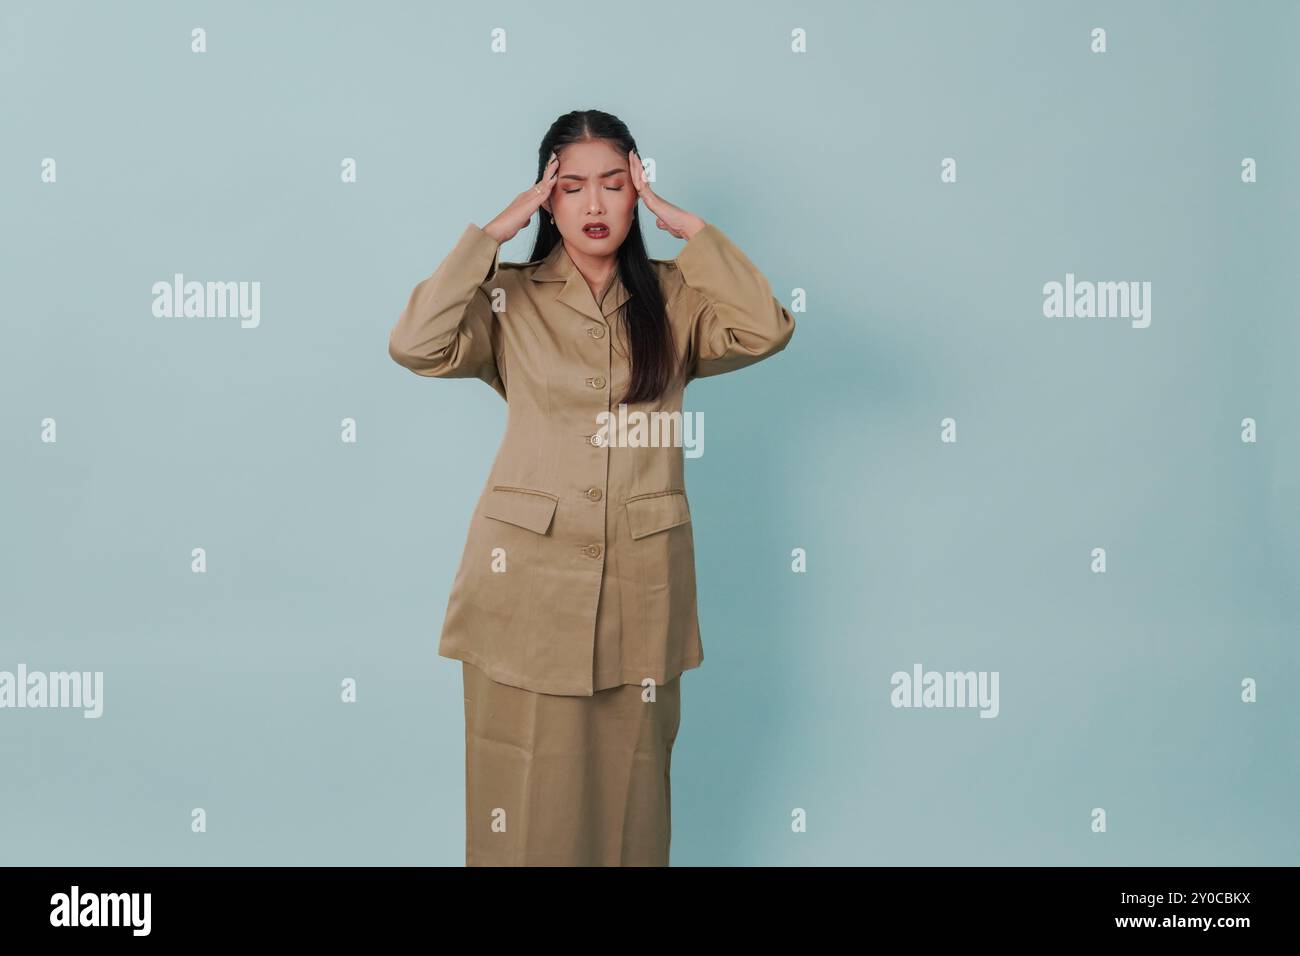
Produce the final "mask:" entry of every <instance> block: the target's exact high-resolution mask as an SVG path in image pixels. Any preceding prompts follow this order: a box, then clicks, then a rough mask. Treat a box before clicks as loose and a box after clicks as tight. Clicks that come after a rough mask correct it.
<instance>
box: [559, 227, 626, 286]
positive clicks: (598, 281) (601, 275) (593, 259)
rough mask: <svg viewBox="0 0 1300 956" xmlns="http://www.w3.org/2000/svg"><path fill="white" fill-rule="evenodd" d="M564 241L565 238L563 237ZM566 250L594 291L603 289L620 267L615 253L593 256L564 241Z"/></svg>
mask: <svg viewBox="0 0 1300 956" xmlns="http://www.w3.org/2000/svg"><path fill="white" fill-rule="evenodd" d="M561 241H562V242H563V239H561ZM564 251H565V252H567V253H568V254H569V259H570V260H572V262H573V264H574V266H575V267H576V268H577V270H578V272H579V273H581V274H582V277H583V278H584V279H586V280H587V285H589V286H591V291H592V293H594V294H595V293H599V292H600V290H601V289H604V288H605V285H606V284H607V283H608V282H609V280H610V277H611V276H613V275H614V271H615V270H616V269H617V268H618V259H617V256H616V255H615V254H613V253H611V254H610V255H607V256H593V255H588V254H587V253H585V252H579V251H578V250H577V249H574V248H573V247H572V246H570V245H569V244H568V243H567V242H565V243H564Z"/></svg>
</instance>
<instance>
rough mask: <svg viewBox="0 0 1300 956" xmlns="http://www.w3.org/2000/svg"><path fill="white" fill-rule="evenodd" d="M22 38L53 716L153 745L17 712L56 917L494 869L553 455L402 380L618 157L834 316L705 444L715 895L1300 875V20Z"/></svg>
mask: <svg viewBox="0 0 1300 956" xmlns="http://www.w3.org/2000/svg"><path fill="white" fill-rule="evenodd" d="M0 17H2V20H0V25H2V27H3V34H2V36H0V44H2V46H0V71H2V72H0V96H3V136H2V138H3V142H4V144H5V148H4V149H3V150H0V189H2V190H3V195H2V199H3V207H4V213H3V215H0V222H2V223H3V240H2V242H3V246H2V248H0V251H2V252H3V261H4V263H5V272H6V276H5V280H6V281H5V289H6V293H7V295H6V305H5V309H4V347H3V348H2V349H0V375H2V377H0V381H2V382H3V396H2V400H0V440H2V441H3V449H4V452H3V455H4V468H3V472H4V486H5V494H4V514H3V525H4V534H3V537H4V541H5V545H4V551H3V560H4V566H3V569H2V573H0V581H2V582H3V585H2V586H3V588H4V594H3V602H2V604H3V607H4V611H5V614H4V625H3V630H2V631H0V669H7V670H13V669H15V668H16V667H17V665H18V664H19V663H20V662H23V663H26V665H27V666H28V668H30V669H36V670H47V671H48V670H65V669H75V670H91V671H93V670H103V671H104V672H105V680H106V688H105V714H104V716H103V717H102V718H101V719H99V720H98V721H93V720H84V719H83V718H82V717H81V716H80V714H79V713H78V712H76V711H58V710H47V711H30V710H24V711H0V862H4V863H9V864H147V863H172V864H191V863H193V864H198V863H216V864H236V863H256V864H293V863H305V864H375V863H377V864H426V863H428V864H447V865H461V864H462V863H463V860H464V790H463V773H464V737H463V734H464V723H463V711H462V697H461V683H460V681H461V677H460V665H459V663H457V662H453V661H449V660H446V659H442V658H439V657H437V656H436V653H435V643H436V638H437V632H438V628H439V626H440V624H441V619H442V612H443V610H444V607H445V602H446V597H447V590H448V587H449V585H450V583H451V579H452V575H453V574H454V571H455V568H456V564H457V562H458V560H459V557H460V551H461V547H462V545H463V543H464V535H465V531H466V528H467V525H468V520H469V515H470V511H471V509H472V507H473V503H474V500H475V498H476V496H477V494H478V492H479V489H480V487H481V484H482V482H483V481H484V479H485V478H486V476H487V471H488V467H489V465H490V463H491V459H492V456H493V454H494V453H495V451H496V447H497V444H498V442H499V439H500V436H501V432H502V428H503V425H504V421H505V405H504V403H503V402H501V400H500V398H499V397H498V396H497V395H496V394H495V393H494V392H492V391H491V390H490V389H488V388H487V387H486V386H484V385H483V384H482V383H480V382H477V381H474V380H470V381H431V380H427V379H422V378H420V377H417V376H415V375H412V374H411V373H410V372H407V371H405V370H404V369H402V368H400V367H398V366H397V365H395V364H394V363H393V362H392V361H391V360H390V359H389V357H388V354H387V336H388V332H389V329H390V328H391V326H392V324H393V323H394V321H395V320H396V318H397V315H398V312H399V311H400V309H401V308H402V306H403V305H404V304H405V302H406V299H407V296H408V295H409V293H410V290H411V288H412V286H413V285H414V284H415V283H416V282H418V281H419V280H420V279H421V278H423V277H424V276H425V275H427V274H428V273H429V272H431V271H432V270H433V268H434V267H435V266H436V265H437V263H438V261H439V260H440V259H441V257H442V256H443V255H444V254H445V253H446V252H447V251H448V250H449V249H450V247H451V244H452V243H453V242H454V241H455V239H456V237H457V236H458V235H459V234H460V232H461V230H463V228H464V227H465V225H466V224H467V223H468V222H471V221H473V222H476V223H478V224H480V225H481V224H483V223H485V222H486V221H487V220H488V219H490V218H491V217H492V216H493V215H495V214H496V213H497V212H498V211H500V209H501V208H502V207H504V206H505V204H506V203H507V202H509V200H510V199H511V198H512V197H513V196H514V195H515V194H516V193H517V192H519V191H520V190H521V189H523V188H524V187H525V186H527V185H528V184H529V183H530V182H531V181H532V178H533V175H534V172H535V169H534V165H535V157H536V151H537V145H538V142H539V140H540V138H541V136H542V134H543V133H544V131H545V130H546V128H547V126H548V125H549V124H550V122H551V121H552V120H553V119H554V118H555V117H556V116H558V115H559V114H561V113H563V112H567V111H568V110H570V109H576V108H587V107H597V108H601V109H605V110H608V111H610V112H613V113H615V114H616V115H618V116H620V117H621V118H623V119H624V120H625V121H626V122H627V123H628V124H629V125H630V127H631V129H632V131H633V134H634V135H635V136H636V137H637V141H638V144H639V146H640V148H641V152H642V154H643V155H644V156H646V157H650V158H653V159H655V160H656V161H657V164H658V182H657V184H656V188H657V190H658V191H659V192H660V193H661V194H662V195H663V196H665V197H666V198H667V199H669V200H670V201H672V202H674V203H677V204H678V205H680V206H683V207H685V208H687V209H689V210H691V211H693V212H695V213H697V214H699V215H700V216H702V217H703V218H704V219H706V220H708V221H711V222H715V223H717V224H718V225H719V226H720V227H721V228H723V229H724V231H726V233H727V234H728V235H729V236H731V237H732V238H733V239H734V240H735V241H736V242H737V243H738V244H739V245H740V246H741V248H743V249H744V250H745V251H746V252H747V253H748V254H749V255H750V257H751V258H752V259H753V260H754V261H755V262H756V263H757V264H758V265H759V266H760V268H762V269H763V270H764V272H765V273H766V274H767V276H768V277H769V278H770V280H771V282H772V285H773V289H774V291H775V293H776V295H777V296H778V297H779V298H781V299H782V301H785V302H787V303H788V302H789V301H790V296H791V290H793V289H795V288H802V289H806V290H807V296H808V311H807V312H806V313H802V314H799V315H798V316H797V319H798V323H799V324H798V330H797V332H796V334H795V337H794V339H793V341H792V343H791V345H790V347H789V348H788V349H787V350H786V351H785V352H783V353H782V354H780V355H779V356H777V357H775V358H774V359H772V360H770V361H768V362H765V363H763V364H761V365H759V366H756V367H754V368H751V369H747V370H744V371H740V372H737V373H735V374H733V375H727V376H723V377H720V378H716V379H708V380H702V381H700V382H698V383H697V384H695V385H693V386H692V387H691V389H690V390H689V392H688V394H687V408H688V409H689V410H693V411H699V412H703V413H704V416H705V421H706V431H705V440H706V445H705V454H704V457H702V458H700V459H698V460H691V459H688V464H687V471H688V489H689V492H690V495H691V502H692V511H693V514H694V522H695V535H696V545H697V557H698V567H699V584H700V609H701V610H700V613H701V624H702V629H703V643H704V648H705V661H704V665H703V667H702V668H700V669H698V670H694V671H690V672H688V673H687V674H686V675H685V677H684V685H683V712H682V727H681V732H680V736H679V738H678V741H677V745H676V749H675V750H674V756H673V784H672V792H673V844H672V861H673V864H674V865H698V864H714V863H721V864H742V865H747V864H800V865H802V864H823V863H825V864H976V863H993V864H1112V863H1113V864H1176V865H1183V864H1293V863H1295V862H1296V861H1297V859H1298V858H1300V852H1298V851H1300V828H1298V827H1297V814H1298V811H1297V808H1298V807H1300V780H1298V774H1297V766H1298V764H1300V745H1298V744H1297V728H1298V727H1300V704H1298V703H1297V700H1298V698H1297V693H1296V689H1297V686H1298V683H1297V682H1298V681H1300V668H1298V667H1297V654H1296V640H1297V624H1296V622H1297V612H1300V588H1298V587H1297V584H1296V582H1297V572H1298V571H1300V518H1298V513H1300V510H1298V505H1297V492H1298V491H1300V451H1298V450H1300V384H1298V382H1300V376H1297V373H1296V357H1297V354H1300V332H1298V331H1297V329H1298V327H1300V326H1298V324H1297V314H1296V293H1295V287H1294V284H1293V283H1294V277H1295V274H1296V263H1297V251H1298V250H1300V242H1298V241H1297V239H1298V237H1297V222H1300V218H1298V216H1297V214H1298V213H1300V202H1298V201H1297V199H1298V197H1300V191H1298V190H1297V186H1296V177H1297V172H1298V171H1300V143H1298V142H1297V130H1298V129H1300V126H1298V125H1297V123H1296V111H1295V104H1296V101H1297V95H1298V94H1300V82H1298V79H1300V70H1298V69H1297V65H1296V64H1297V60H1296V57H1295V50H1294V37H1295V35H1296V33H1295V31H1296V28H1297V26H1300V13H1298V12H1297V7H1296V5H1295V4H1292V3H1287V2H1277V3H1250V4H1231V3H1226V2H1225V3H1215V4H1211V3H1141V4H1129V3H1113V4H1104V3H1090V4H1072V3H1029V2H1022V3H996V4H970V3H959V2H951V3H902V2H899V3H888V4H885V3H879V4H876V3H873V4H867V3H849V2H842V3H833V4H831V3H807V4H782V3H749V2H747V3H738V2H737V3H698V2H666V3H656V4H653V5H651V6H650V7H636V6H626V7H610V6H609V5H608V4H606V3H597V2H590V3H560V4H536V3H524V2H518V3H497V4H491V5H479V4H468V3H460V4H450V3H443V4H437V5H433V4H425V3H381V4H364V5H358V4H352V3H347V4H344V3H338V4H323V3H310V4H308V3H298V4H287V3H280V4H252V3H224V2H223V3H206V4H174V3H118V4H99V3H75V4H72V3H39V4H38V3H32V2H28V3H7V4H5V7H4V12H3V14H0ZM195 26H202V27H205V28H206V30H207V32H208V52H207V53H206V54H203V55H196V54H193V53H191V52H190V51H189V48H190V30H191V28H193V27H195ZM1098 26H1100V27H1104V28H1105V29H1106V30H1107V31H1108V41H1109V52H1108V53H1106V54H1104V55H1097V54H1093V53H1091V52H1090V51H1089V42H1090V31H1091V29H1092V28H1094V27H1098ZM494 27H504V28H505V29H506V30H507V31H508V44H509V45H508V51H509V52H508V53H507V54H505V55H494V54H492V53H491V52H490V51H489V31H490V30H491V29H492V28H494ZM794 27H802V28H804V29H806V30H807V31H808V35H809V40H808V53H807V54H804V55H794V54H792V53H791V52H789V35H790V30H791V29H792V28H794ZM948 156H953V157H956V159H957V161H958V182H957V183H956V184H953V185H944V184H941V183H940V182H939V179H938V173H939V164H940V162H941V160H942V159H943V158H944V157H948ZM1245 156H1250V157H1254V158H1255V159H1256V160H1257V161H1258V163H1259V177H1260V181H1259V182H1258V183H1257V184H1254V185H1244V184H1242V183H1241V182H1240V162H1241V159H1242V158H1243V157H1245ZM45 157H54V158H55V159H56V160H57V162H58V174H59V181H58V184H57V185H46V184H42V183H41V182H40V179H39V173H40V163H41V160H42V159H43V158H45ZM344 157H355V158H356V159H357V161H358V163H359V182H358V183H356V184H355V185H344V184H342V183H340V181H339V169H340V166H339V164H340V161H341V160H342V159H343V158H344ZM643 221H644V222H645V223H646V224H647V225H649V226H650V228H649V230H648V232H647V235H648V241H649V242H650V243H651V246H652V248H651V254H652V255H654V256H657V257H662V258H669V257H672V256H674V255H676V252H677V250H678V249H679V248H680V246H681V243H680V242H678V241H677V240H673V239H672V238H671V237H668V236H667V235H666V234H664V233H661V232H659V231H658V230H656V229H654V228H653V220H652V218H650V217H645V215H644V210H643ZM531 242H532V229H529V230H526V231H525V232H523V233H521V234H520V236H518V237H517V238H516V239H515V240H513V241H512V242H511V243H510V244H509V245H508V246H507V247H506V248H505V250H503V259H506V260H522V259H526V258H527V255H528V252H529V251H530V249H531ZM177 271H180V272H183V273H185V274H186V276H187V277H191V278H197V279H200V280H209V279H222V280H224V279H234V280H258V281H260V282H261V283H262V320H261V326H260V328H257V329H241V328H239V326H238V323H237V322H236V321H235V320H215V319H214V320H202V319H180V320H164V319H156V318H154V317H153V316H152V315H151V311H150V307H151V302H152V296H151V293H150V287H151V285H152V283H153V282H155V281H157V280H160V279H162V280H166V279H169V278H170V277H171V275H172V273H173V272H177ZM1066 272H1074V273H1075V274H1076V276H1077V277H1079V278H1080V279H1088V280H1123V281H1127V280H1136V281H1150V282H1151V283H1152V284H1153V291H1152V304H1153V318H1152V323H1151V327H1150V328H1148V329H1144V330H1140V329H1133V328H1131V327H1130V325H1129V323H1128V321H1127V320H1115V319H1046V318H1044V317H1043V316H1042V314H1041V308H1042V292H1041V288H1042V285H1043V283H1045V282H1048V281H1053V280H1060V281H1063V280H1064V278H1065V274H1066ZM46 416H52V417H54V418H55V419H57V422H58V443H57V444H53V445H51V444H43V443H42V442H40V440H39V433H40V422H41V420H42V419H43V418H45V417H46ZM947 416H952V417H954V418H955V419H956V420H957V423H958V425H957V427H958V438H959V441H958V442H957V443H956V444H955V445H946V444H941V443H940V441H939V423H940V420H941V419H943V418H945V417H947ZM1247 416H1249V417H1253V418H1255V419H1256V420H1257V421H1258V423H1259V442H1258V444H1254V445H1249V444H1243V443H1242V442H1241V441H1240V439H1239V431H1240V422H1241V420H1242V418H1244V417H1247ZM345 417H355V418H356V419H357V421H358V423H359V442H358V443H357V444H356V445H346V444H343V443H341V442H340V441H339V437H338V433H339V423H340V420H341V419H343V418H345ZM196 546H201V547H204V548H206V549H207V552H208V560H209V570H208V573H207V574H203V575H196V574H193V573H191V572H190V570H189V565H190V557H189V555H190V549H191V548H193V547H196ZM796 547H799V548H805V549H807V552H808V571H807V573H806V574H795V573H792V572H791V570H790V552H791V550H792V549H793V548H796ZM1094 547H1104V548H1106V549H1107V552H1108V566H1109V570H1108V573H1106V574H1104V575H1097V574H1093V573H1091V572H1090V570H1089V562H1090V552H1091V549H1092V548H1094ZM914 662H921V663H922V664H923V665H924V666H925V667H927V668H934V669H938V670H996V671H999V672H1000V680H1001V686H1000V691H1001V713H1000V716H998V717H997V718H996V719H995V720H987V719H980V718H978V716H977V714H976V712H974V711H972V710H964V711H963V710H896V709H894V708H892V707H891V706H890V703H889V691H890V685H889V679H890V675H891V674H892V673H893V672H894V671H896V670H910V668H911V666H912V664H913V663H914ZM349 676H350V677H355V678H356V679H357V680H358V681H359V697H360V699H359V702H358V703H357V704H355V705H352V706H344V705H342V704H340V703H339V700H338V695H339V682H340V681H341V680H342V679H343V678H344V677H349ZM1244 677H1254V678H1256V679H1257V680H1258V681H1259V695H1260V697H1259V702H1258V703H1255V704H1249V705H1248V704H1244V703H1242V702H1241V701H1240V699H1239V694H1240V686H1239V685H1240V682H1241V680H1242V678H1244ZM193 807H203V808H205V809H206V811H207V813H208V832H207V833H206V834H201V835H196V834H193V833H191V832H190V810H191V808H193ZM795 807H800V808H804V809H805V810H806V811H807V814H808V831H807V832H806V833H792V832H791V828H790V813H791V810H792V809H793V808H795ZM1093 807H1104V808H1105V809H1106V811H1107V814H1108V832H1106V833H1104V834H1096V833H1093V832H1091V830H1090V816H1089V814H1090V811H1091V809H1092V808H1093Z"/></svg>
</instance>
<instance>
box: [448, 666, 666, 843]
mask: <svg viewBox="0 0 1300 956" xmlns="http://www.w3.org/2000/svg"><path fill="white" fill-rule="evenodd" d="M462 665H463V677H464V683H465V865H466V866H667V865H668V845H669V842H670V840H671V837H672V810H671V797H672V791H671V788H670V785H669V767H670V763H671V760H672V751H673V742H674V741H675V740H676V738H677V728H678V725H679V722H680V719H681V696H680V695H681V682H682V681H681V677H680V676H678V677H676V678H674V679H673V680H671V681H669V682H668V683H666V684H661V685H659V686H657V687H655V688H654V693H655V700H654V701H653V702H651V701H646V700H643V699H642V697H643V694H645V693H646V691H645V689H644V688H642V687H641V686H640V685H639V684H623V685H621V686H619V687H610V688H607V689H605V690H598V691H596V693H595V694H594V695H593V696H591V697H569V696H562V695H555V694H538V693H534V692H533V691H529V690H524V689H523V688H521V687H514V686H511V685H509V684H501V683H497V682H496V681H493V680H491V679H490V678H488V676H487V675H486V674H484V673H483V671H481V670H479V669H478V668H477V667H474V666H473V665H471V664H468V663H464V662H462Z"/></svg>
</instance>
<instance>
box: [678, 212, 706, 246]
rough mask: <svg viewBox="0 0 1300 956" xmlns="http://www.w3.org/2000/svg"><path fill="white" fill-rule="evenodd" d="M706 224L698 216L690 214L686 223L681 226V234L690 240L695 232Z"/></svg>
mask: <svg viewBox="0 0 1300 956" xmlns="http://www.w3.org/2000/svg"><path fill="white" fill-rule="evenodd" d="M707 225H708V223H707V222H705V221H704V220H703V219H701V218H700V217H699V216H691V217H690V219H688V220H687V222H686V225H685V226H683V227H682V234H683V235H684V236H685V237H686V241H687V242H690V241H691V240H692V239H694V238H695V235H696V233H698V232H699V231H700V230H701V229H703V228H704V227H705V226H707Z"/></svg>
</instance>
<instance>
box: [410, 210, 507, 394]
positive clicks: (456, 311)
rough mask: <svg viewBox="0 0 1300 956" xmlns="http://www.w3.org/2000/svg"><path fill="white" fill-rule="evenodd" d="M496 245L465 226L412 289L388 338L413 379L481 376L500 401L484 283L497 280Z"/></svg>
mask: <svg viewBox="0 0 1300 956" xmlns="http://www.w3.org/2000/svg"><path fill="white" fill-rule="evenodd" d="M500 251H501V244H500V243H498V242H497V241H496V240H495V239H493V238H492V237H491V236H489V235H488V234H487V233H486V232H484V231H483V230H482V229H480V228H479V227H478V226H476V225H474V224H473V223H471V224H470V225H468V226H466V227H465V231H464V232H463V233H461V237H460V239H459V240H457V242H456V245H455V247H454V248H453V249H452V250H451V252H449V253H448V254H447V257H446V258H445V259H443V260H442V262H441V263H439V265H438V268H437V269H435V270H434V271H433V274H432V275H430V276H428V277H427V278H425V279H423V280H421V281H420V282H419V283H418V284H417V285H416V286H415V288H414V289H412V290H411V297H410V299H408V300H407V303H406V307H405V308H403V309H402V314H401V315H400V316H399V317H398V319H397V324H396V325H394V326H393V330H392V332H390V333H389V335H388V354H389V355H390V356H391V357H392V359H393V361H395V362H397V364H399V365H402V366H405V367H406V368H409V369H410V370H411V371H412V372H415V373H416V374H417V375H427V376H430V377H434V378H473V377H476V378H481V379H482V380H483V381H485V382H487V383H488V384H489V385H491V386H492V387H493V388H494V389H496V391H497V392H498V393H499V394H500V395H501V397H502V398H504V397H505V387H504V383H503V381H502V376H501V372H500V370H499V369H498V367H497V357H496V352H495V350H494V348H493V339H494V338H495V337H496V336H495V334H494V333H495V332H496V329H495V328H494V326H495V323H496V315H495V314H494V313H493V311H492V301H491V299H490V298H489V297H488V292H487V289H486V288H485V286H486V284H487V283H489V282H491V281H492V279H494V278H495V277H496V274H497V267H498V265H499V255H500Z"/></svg>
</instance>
